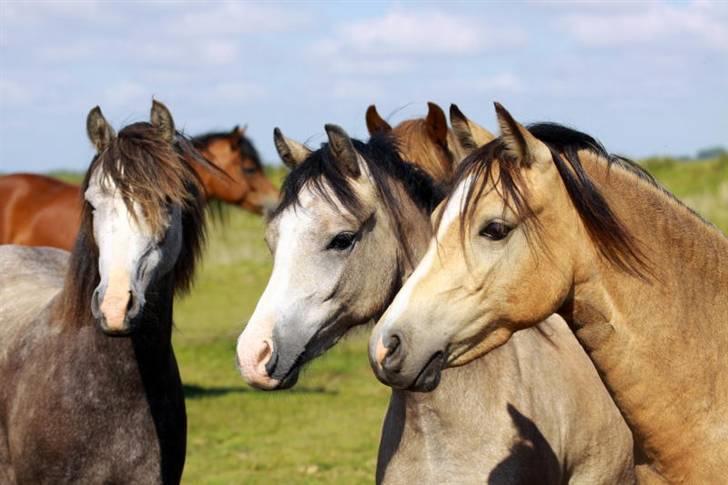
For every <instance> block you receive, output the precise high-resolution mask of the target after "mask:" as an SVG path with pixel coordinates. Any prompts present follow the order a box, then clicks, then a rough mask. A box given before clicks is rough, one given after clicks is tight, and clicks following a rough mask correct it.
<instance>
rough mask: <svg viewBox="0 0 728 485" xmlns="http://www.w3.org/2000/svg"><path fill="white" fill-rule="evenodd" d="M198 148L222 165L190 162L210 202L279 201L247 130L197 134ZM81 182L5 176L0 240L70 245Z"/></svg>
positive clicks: (261, 206) (262, 205) (251, 205)
mask: <svg viewBox="0 0 728 485" xmlns="http://www.w3.org/2000/svg"><path fill="white" fill-rule="evenodd" d="M192 143H193V144H194V146H195V148H197V150H198V151H199V152H200V153H201V154H202V155H203V156H204V157H205V158H206V159H207V160H208V161H209V162H211V163H212V164H213V165H215V166H216V167H218V168H219V169H220V170H208V169H207V166H206V163H201V162H200V160H199V157H196V156H190V157H189V160H188V162H189V163H190V164H191V166H192V167H193V168H194V169H195V171H196V172H197V175H198V177H199V178H200V180H201V181H202V185H203V188H204V194H205V198H206V199H207V201H208V202H221V203H224V204H229V205H233V206H238V207H241V208H243V209H245V210H248V211H250V212H253V213H256V214H261V213H263V212H265V211H270V210H272V209H273V208H274V207H275V206H276V205H277V203H278V195H279V194H278V189H276V188H275V186H273V184H272V183H271V181H270V180H269V179H268V177H267V176H266V175H265V172H264V169H263V165H262V163H261V161H260V156H259V155H258V152H257V150H256V149H255V147H254V146H253V144H252V142H251V141H250V139H249V138H248V137H246V136H245V130H244V129H241V128H239V127H237V126H236V127H235V128H233V129H232V131H229V132H228V131H225V132H212V133H207V134H204V135H200V136H197V137H195V138H193V139H192ZM80 200H81V195H80V188H79V186H78V185H74V184H69V183H66V182H63V181H61V180H58V179H55V178H53V177H48V176H46V175H39V174H27V173H17V174H10V175H4V176H0V244H22V245H26V246H50V247H55V248H60V249H65V250H68V251H70V250H71V249H72V248H73V244H74V242H75V241H76V235H77V234H78V228H79V225H80V224H81V209H82V207H81V203H80Z"/></svg>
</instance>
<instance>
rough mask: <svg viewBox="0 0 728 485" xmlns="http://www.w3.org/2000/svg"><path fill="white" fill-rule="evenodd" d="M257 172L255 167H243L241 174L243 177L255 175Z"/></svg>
mask: <svg viewBox="0 0 728 485" xmlns="http://www.w3.org/2000/svg"><path fill="white" fill-rule="evenodd" d="M257 171H258V169H257V168H256V167H243V174H245V175H255V173H256V172H257Z"/></svg>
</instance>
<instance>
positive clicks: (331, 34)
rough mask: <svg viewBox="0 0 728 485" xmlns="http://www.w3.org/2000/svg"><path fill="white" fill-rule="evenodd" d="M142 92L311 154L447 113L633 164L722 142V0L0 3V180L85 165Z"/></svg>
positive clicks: (727, 123)
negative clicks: (92, 125)
mask: <svg viewBox="0 0 728 485" xmlns="http://www.w3.org/2000/svg"><path fill="white" fill-rule="evenodd" d="M152 96H154V97H156V98H157V99H159V100H161V101H163V102H164V103H166V104H167V105H168V106H169V107H170V109H171V110H172V113H173V115H174V117H175V120H176V122H177V125H178V126H179V127H182V128H184V129H185V131H186V132H187V133H189V134H193V135H194V134H198V133H201V132H204V131H209V130H213V129H231V128H232V126H233V125H235V124H241V125H244V124H247V125H248V129H249V131H248V133H249V134H250V136H251V137H252V138H253V140H254V142H255V143H256V145H257V146H258V148H259V150H260V151H261V152H262V154H263V156H264V157H265V159H266V160H269V161H277V156H276V154H275V150H274V148H273V143H272V130H273V127H274V126H280V127H281V128H282V129H283V131H284V133H286V135H288V136H290V137H293V138H296V139H299V140H302V141H303V140H308V141H309V142H310V144H311V145H312V146H316V145H317V144H318V143H319V142H320V141H322V139H323V138H324V136H323V125H324V123H328V122H333V123H337V124H340V125H341V126H343V127H344V128H345V129H347V130H348V131H349V133H350V134H352V135H355V136H359V137H365V136H366V129H365V126H364V111H365V109H366V107H367V106H368V105H369V104H371V103H376V104H377V106H378V108H379V111H380V113H382V114H383V115H390V114H391V115H392V117H391V120H392V121H393V122H396V121H398V120H401V119H404V118H407V117H413V116H418V115H422V114H424V112H425V111H426V107H425V103H426V102H427V101H429V100H432V101H435V102H437V103H440V104H441V106H443V107H444V108H447V106H448V105H449V104H450V103H451V102H456V103H458V104H459V105H460V108H461V109H462V110H463V111H464V112H465V113H466V114H467V115H468V116H470V117H471V118H473V119H474V120H476V121H478V122H480V123H481V124H483V125H484V126H486V127H489V128H491V129H494V128H495V126H494V124H495V119H494V115H493V108H492V101H494V100H498V101H500V102H501V103H503V104H504V105H505V106H506V107H507V108H508V109H509V110H510V111H511V113H512V114H513V115H514V116H515V117H516V118H517V119H519V120H520V121H523V122H533V121H540V120H551V121H558V122H561V123H565V124H568V125H571V126H573V127H576V128H578V129H580V130H582V131H586V132H588V133H590V134H592V135H594V136H596V137H597V138H599V139H600V140H601V141H602V142H603V143H604V144H605V145H606V146H607V148H608V149H609V150H610V151H613V152H617V153H622V154H625V155H628V156H632V157H643V156H647V155H653V154H674V155H682V154H694V153H695V151H696V150H698V149H700V148H704V147H707V146H713V145H716V144H723V145H728V2H720V1H714V2H708V1H693V2H665V1H650V2H642V3H638V2H610V3H602V4H600V3H594V2H590V3H575V2H570V3H564V2H557V1H548V0H545V1H538V2H537V1H530V2H529V1H522V2H487V3H485V2H483V3H476V2H447V3H445V2H426V3H411V2H366V3H363V2H362V3H353V2H337V3H333V2H323V1H319V2H312V3H302V2H295V3H294V2H289V3H273V2H266V3H253V2H245V3H243V2H228V1H216V2H181V1H180V2H169V1H167V2H161V1H157V2H143V3H142V2H132V1H125V2H109V1H100V0H99V1H93V0H87V1H67V0H55V1H53V2H43V1H38V0H35V1H30V0H25V1H22V2H17V1H16V0H2V2H0V171H20V170H23V171H45V170H50V169H58V168H70V169H84V168H85V167H86V166H87V164H88V162H89V161H90V157H91V155H92V150H91V148H90V145H89V142H88V141H87V139H86V135H85V129H84V126H85V117H86V114H87V113H88V111H89V109H90V108H92V107H93V106H95V105H97V104H98V105H100V106H101V108H102V110H103V111H104V113H105V114H106V116H107V118H108V119H109V120H110V121H111V122H112V123H113V124H114V125H115V126H116V127H121V126H123V125H124V124H126V123H128V122H131V121H136V120H140V119H146V118H147V115H148V110H149V106H150V102H151V98H152Z"/></svg>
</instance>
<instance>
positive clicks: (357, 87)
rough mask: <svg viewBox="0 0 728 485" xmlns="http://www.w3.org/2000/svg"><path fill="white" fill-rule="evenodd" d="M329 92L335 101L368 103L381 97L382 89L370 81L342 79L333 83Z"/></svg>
mask: <svg viewBox="0 0 728 485" xmlns="http://www.w3.org/2000/svg"><path fill="white" fill-rule="evenodd" d="M330 92H331V96H333V97H334V98H336V99H340V100H343V99H345V100H348V101H356V102H357V103H370V102H371V100H372V99H375V98H378V97H380V96H381V95H382V88H381V86H380V85H379V84H378V83H375V82H372V81H366V80H360V79H342V80H339V81H336V82H334V83H333V85H332V86H331V91H330Z"/></svg>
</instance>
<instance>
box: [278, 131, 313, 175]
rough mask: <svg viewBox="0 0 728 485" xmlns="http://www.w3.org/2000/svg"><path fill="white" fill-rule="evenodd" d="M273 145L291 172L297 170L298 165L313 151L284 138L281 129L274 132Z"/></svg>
mask: <svg viewBox="0 0 728 485" xmlns="http://www.w3.org/2000/svg"><path fill="white" fill-rule="evenodd" d="M273 144H274V145H275V146H276V150H278V155H279V156H280V157H281V160H283V163H284V164H285V165H286V167H288V168H290V169H291V170H293V169H294V168H296V166H297V165H299V164H300V163H301V162H303V161H304V160H305V159H306V158H307V157H308V156H309V155H310V154H311V150H309V149H308V148H306V146H305V145H303V144H301V143H298V142H297V141H294V140H291V139H290V138H286V137H285V136H283V133H281V129H280V128H275V129H274V130H273Z"/></svg>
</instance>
